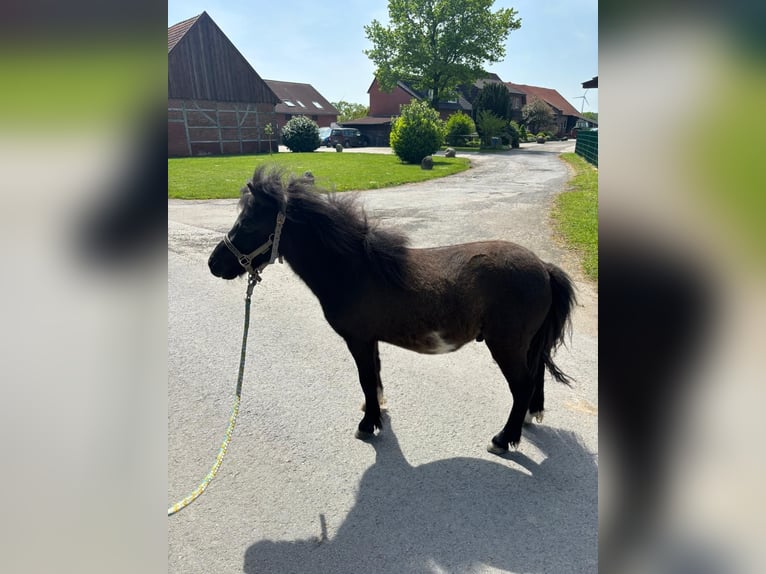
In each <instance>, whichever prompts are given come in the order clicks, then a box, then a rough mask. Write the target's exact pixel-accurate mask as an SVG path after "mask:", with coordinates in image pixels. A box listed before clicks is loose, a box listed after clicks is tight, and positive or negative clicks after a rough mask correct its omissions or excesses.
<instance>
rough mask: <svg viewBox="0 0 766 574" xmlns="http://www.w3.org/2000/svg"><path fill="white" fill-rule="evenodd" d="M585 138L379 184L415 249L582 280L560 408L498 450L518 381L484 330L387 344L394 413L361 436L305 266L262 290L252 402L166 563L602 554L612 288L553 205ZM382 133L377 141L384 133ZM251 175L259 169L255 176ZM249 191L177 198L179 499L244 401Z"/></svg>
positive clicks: (568, 558) (172, 313) (172, 301)
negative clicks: (240, 236) (556, 222)
mask: <svg viewBox="0 0 766 574" xmlns="http://www.w3.org/2000/svg"><path fill="white" fill-rule="evenodd" d="M573 148H574V142H558V143H553V142H550V143H548V144H545V145H538V144H530V145H526V146H524V147H523V148H522V149H521V150H516V151H513V152H509V153H506V154H497V155H484V154H482V155H473V156H471V158H472V168H471V169H470V170H468V171H466V172H463V173H460V174H456V175H453V176H450V177H448V178H444V179H439V180H433V181H429V182H425V183H420V184H413V185H404V186H399V187H395V188H390V189H384V190H375V191H366V192H363V193H362V200H363V203H364V205H365V206H366V208H367V210H368V213H369V214H370V215H371V216H373V217H378V218H381V219H382V220H383V221H384V224H385V225H390V226H395V227H399V228H401V229H403V230H404V231H406V232H407V233H408V234H409V235H410V237H411V238H412V244H413V245H414V246H417V247H425V246H433V245H444V244H450V243H460V242H466V241H474V240H479V239H506V240H510V241H515V242H518V243H521V244H523V245H526V246H527V247H529V248H531V249H532V250H533V251H535V252H536V253H538V255H540V257H541V258H543V259H545V260H548V261H551V262H553V263H556V264H558V265H560V266H562V267H563V268H564V269H565V270H567V271H568V272H569V273H570V274H571V275H572V277H573V278H574V279H575V281H576V284H577V288H578V298H579V302H580V305H579V306H578V308H577V310H576V313H575V317H574V331H573V335H572V340H571V344H570V345H569V347H568V348H565V349H561V350H560V351H559V353H558V355H557V364H559V365H560V367H561V368H562V369H563V370H564V371H565V372H567V373H568V374H570V375H571V376H572V377H573V378H574V379H575V380H576V383H575V385H574V386H573V387H572V388H569V387H566V386H564V385H561V384H558V383H555V382H548V381H547V382H546V417H545V421H544V423H543V424H542V425H535V426H533V427H531V428H530V427H526V428H525V431H524V435H523V438H522V444H521V447H520V449H519V451H518V452H514V453H511V454H509V455H507V456H506V457H504V458H500V457H497V456H494V455H491V454H489V453H488V452H486V450H485V446H486V444H487V442H488V440H489V438H490V437H491V436H492V435H493V434H494V433H495V432H497V431H498V430H499V429H500V428H501V427H502V425H503V423H504V422H505V419H506V417H507V415H508V409H509V407H510V404H511V397H510V393H509V392H508V388H507V385H506V383H505V380H504V379H503V377H502V375H501V373H500V371H499V370H498V368H497V366H496V365H495V364H494V363H493V361H492V359H491V357H490V356H489V352H488V351H487V349H486V347H485V346H484V345H483V344H481V343H473V344H469V345H467V346H466V347H464V348H463V349H461V350H460V351H458V352H456V353H451V354H448V355H438V356H424V355H418V354H416V353H411V352H408V351H404V350H402V349H398V348H395V347H392V346H388V345H381V361H382V367H383V370H382V378H383V382H384V384H385V386H386V394H387V398H388V402H389V420H388V422H389V424H388V425H387V427H386V428H385V429H384V431H383V432H382V434H381V435H380V436H379V437H377V439H376V440H375V442H373V443H365V442H361V441H358V440H356V439H355V438H354V436H353V433H354V430H355V428H356V425H357V423H358V422H359V419H360V418H361V413H360V411H359V405H360V403H361V400H362V393H361V390H360V388H359V384H358V382H357V378H356V368H355V366H354V363H353V360H352V359H351V356H350V355H349V353H348V351H347V349H346V347H345V344H344V343H343V340H342V339H341V338H340V337H338V336H337V335H336V334H335V333H334V332H333V331H332V329H331V328H330V327H329V326H328V325H327V323H326V322H325V321H324V318H323V316H322V312H321V309H320V307H319V303H318V302H317V300H316V299H315V298H314V296H313V295H312V294H311V292H310V291H309V290H308V288H307V287H305V285H303V283H302V282H301V281H300V280H299V279H298V278H297V277H296V276H295V275H294V274H293V273H292V272H291V271H290V269H289V268H288V266H287V265H275V266H272V267H269V268H268V269H267V270H266V271H265V272H264V281H263V283H261V284H260V285H259V286H258V287H257V288H256V290H255V294H254V302H253V319H252V325H251V332H250V333H251V334H250V343H249V347H248V353H249V354H248V366H247V370H246V374H245V384H244V390H243V400H242V406H241V410H240V418H239V422H238V424H237V428H236V430H235V432H234V438H233V440H232V443H231V446H230V447H229V451H228V454H227V458H226V460H225V462H224V464H223V467H222V468H221V471H220V472H219V474H218V477H217V478H216V479H215V481H213V483H212V484H211V486H210V487H209V488H208V491H207V492H206V493H205V494H204V495H203V496H202V497H201V498H200V499H199V500H197V501H196V502H194V503H193V504H192V505H191V506H189V507H188V508H187V509H185V510H183V511H181V512H180V513H179V514H177V515H175V516H173V517H170V518H168V572H178V573H180V572H183V573H197V572H199V573H203V572H204V573H209V572H216V573H228V572H243V571H244V572H248V573H254V572H269V573H284V572H302V573H306V572H310V573H317V574H318V573H345V572H348V573H352V572H353V573H356V572H360V571H366V572H380V573H383V572H391V573H409V572H413V573H415V572H517V571H523V572H546V573H557V572H578V573H582V572H595V571H597V452H598V443H597V418H598V417H597V405H598V397H597V375H598V373H597V356H596V355H597V344H598V334H597V307H596V303H597V297H596V292H595V288H594V286H593V285H591V284H590V283H588V282H586V281H583V280H582V277H581V275H580V273H579V271H578V269H577V264H576V261H575V260H574V258H573V257H572V256H571V255H570V254H569V253H568V252H567V251H566V250H565V249H564V248H563V247H562V246H561V245H560V244H559V243H558V242H557V241H556V240H555V238H554V234H553V231H552V229H551V226H550V224H549V220H548V215H547V213H548V209H549V206H550V202H551V200H552V199H553V197H554V196H555V195H556V194H557V193H559V192H560V191H561V190H562V188H563V184H564V183H565V181H566V180H567V179H568V176H569V173H568V169H567V167H566V165H565V164H564V163H563V162H561V161H560V160H559V159H558V157H557V154H558V153H559V152H560V151H562V150H564V151H571V150H573ZM367 151H371V150H369V148H368V149H367ZM243 183H244V182H243ZM236 215H237V208H236V200H212V201H176V200H171V201H169V202H168V313H169V315H168V329H169V330H168V504H172V503H173V502H175V501H176V500H178V499H180V498H182V497H183V496H185V495H186V494H187V493H188V492H190V491H191V490H192V489H193V488H194V487H196V485H197V484H198V483H199V482H200V480H201V479H202V478H203V477H204V476H205V474H206V473H207V472H208V470H209V468H210V465H211V464H212V463H213V461H214V459H215V456H216V453H217V451H218V447H219V445H220V442H221V440H222V439H223V433H224V430H225V428H226V424H227V422H228V417H229V414H230V410H231V407H232V401H233V393H234V386H235V382H236V374H237V365H238V362H239V345H240V338H241V328H242V314H243V306H244V304H243V298H244V292H245V282H244V281H239V280H238V281H233V282H226V281H223V280H220V279H216V278H215V277H213V276H212V275H211V274H210V273H209V272H208V270H207V265H206V261H207V257H208V255H209V253H210V251H211V250H212V248H213V247H214V245H215V244H216V243H217V242H218V241H219V240H220V237H221V235H222V234H223V233H224V232H225V231H226V230H228V229H229V227H230V226H231V224H232V223H233V221H234V219H235V218H236Z"/></svg>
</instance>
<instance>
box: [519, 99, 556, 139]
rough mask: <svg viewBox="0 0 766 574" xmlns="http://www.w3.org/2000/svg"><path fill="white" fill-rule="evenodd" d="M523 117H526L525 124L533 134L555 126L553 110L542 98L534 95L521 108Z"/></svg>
mask: <svg viewBox="0 0 766 574" xmlns="http://www.w3.org/2000/svg"><path fill="white" fill-rule="evenodd" d="M521 117H522V118H524V125H526V126H527V129H528V130H529V131H530V132H531V133H533V134H537V133H539V132H541V131H546V130H551V129H553V128H555V123H554V120H555V118H554V115H553V110H552V109H551V107H550V106H549V105H548V104H546V103H545V102H544V101H543V100H541V99H540V98H535V97H533V98H532V100H531V101H530V102H529V103H527V105H526V106H524V107H523V108H521Z"/></svg>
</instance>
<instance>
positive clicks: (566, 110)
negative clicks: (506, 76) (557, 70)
mask: <svg viewBox="0 0 766 574" xmlns="http://www.w3.org/2000/svg"><path fill="white" fill-rule="evenodd" d="M505 84H506V86H508V87H509V88H511V89H515V90H519V91H521V92H522V93H524V94H526V95H527V96H536V97H538V98H540V99H541V100H543V101H544V102H546V103H547V104H549V105H551V106H553V107H554V108H556V109H557V110H559V111H560V112H561V113H562V114H563V115H565V116H575V117H577V118H579V117H582V116H581V115H580V112H578V111H577V109H576V108H575V107H574V106H573V105H572V104H570V103H569V102H568V101H566V100H565V99H564V96H562V95H561V94H559V93H558V92H557V91H556V90H553V89H551V88H541V87H539V86H528V85H526V84H512V83H511V82H506V83H505ZM527 103H529V101H527Z"/></svg>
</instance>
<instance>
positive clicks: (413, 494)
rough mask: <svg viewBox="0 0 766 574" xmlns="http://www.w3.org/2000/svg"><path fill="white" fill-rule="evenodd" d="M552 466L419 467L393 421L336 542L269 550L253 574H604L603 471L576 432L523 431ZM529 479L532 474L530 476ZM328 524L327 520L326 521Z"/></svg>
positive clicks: (464, 461) (519, 457) (521, 459)
mask: <svg viewBox="0 0 766 574" xmlns="http://www.w3.org/2000/svg"><path fill="white" fill-rule="evenodd" d="M524 439H525V441H529V442H531V443H533V444H534V445H535V446H536V447H537V448H539V449H540V450H541V451H542V452H543V453H544V454H545V455H546V456H547V458H546V459H545V460H543V462H542V463H540V464H538V463H535V462H534V461H532V460H531V459H529V458H528V457H526V456H524V455H523V454H521V453H511V454H508V455H507V456H506V458H507V459H509V460H512V461H513V462H515V463H517V464H519V465H521V467H523V470H518V469H517V468H515V465H513V466H514V467H509V465H508V463H505V462H503V461H501V460H498V462H492V461H488V460H482V459H475V458H453V459H447V460H440V461H437V462H432V463H428V464H424V465H421V466H418V467H413V466H411V465H410V464H409V463H408V462H407V460H406V459H405V458H404V455H403V453H402V451H401V449H400V447H399V442H398V441H397V439H396V435H395V434H394V432H393V429H392V427H391V424H390V421H389V424H388V425H387V427H386V429H385V430H384V431H383V433H381V435H380V436H379V437H377V438H376V439H375V441H373V442H372V443H371V447H372V448H374V449H375V452H376V461H375V464H373V465H372V466H371V467H370V468H369V469H368V470H367V471H366V472H365V474H364V476H363V477H362V480H361V482H360V484H359V493H358V496H357V500H356V503H355V505H354V507H353V509H352V510H351V512H350V513H349V514H348V516H347V517H346V520H345V521H344V523H343V524H342V525H341V527H340V528H339V529H338V531H337V534H336V535H335V537H334V538H332V539H323V540H317V539H309V540H295V541H292V542H275V541H262V542H258V543H256V544H253V545H252V546H250V547H249V548H248V549H247V551H246V553H245V563H244V571H245V572H246V573H248V574H252V573H266V572H269V573H273V572H279V573H284V574H287V573H293V572H294V573H299V572H300V573H303V574H320V573H322V574H324V573H328V572H332V573H336V574H344V573H358V572H369V573H373V572H381V573H382V572H397V573H409V572H429V571H448V572H463V571H475V570H476V569H477V568H478V567H480V565H482V564H484V565H487V566H490V567H492V568H496V569H500V570H506V571H514V572H519V571H524V572H530V571H535V572H578V573H585V572H596V571H597V528H598V518H597V474H598V473H597V466H596V463H595V460H594V457H593V455H592V454H590V453H589V452H588V451H586V449H585V448H584V446H583V445H582V444H581V443H580V441H579V440H578V439H577V437H576V436H575V435H574V434H573V433H570V432H567V431H561V430H556V429H551V428H547V427H537V426H533V427H531V428H529V429H528V430H527V431H525V434H524ZM524 470H526V471H528V472H524ZM320 518H321V519H322V523H323V522H324V517H320Z"/></svg>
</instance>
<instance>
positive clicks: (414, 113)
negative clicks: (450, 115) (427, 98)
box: [389, 100, 444, 163]
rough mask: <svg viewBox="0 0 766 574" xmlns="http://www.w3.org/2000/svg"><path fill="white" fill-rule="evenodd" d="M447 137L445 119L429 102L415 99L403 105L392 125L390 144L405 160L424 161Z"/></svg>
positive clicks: (412, 161) (411, 161)
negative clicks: (440, 116) (443, 119)
mask: <svg viewBox="0 0 766 574" xmlns="http://www.w3.org/2000/svg"><path fill="white" fill-rule="evenodd" d="M443 139H444V122H443V121H442V120H441V118H439V113H438V112H437V111H436V110H434V109H433V108H431V107H430V106H429V105H428V103H427V102H418V101H415V100H413V101H412V102H411V103H410V104H408V105H404V106H402V109H401V114H400V115H399V117H398V118H396V119H395V120H394V122H393V124H392V125H391V137H390V138H389V143H390V144H391V148H392V149H393V150H394V153H395V154H396V155H397V157H399V159H400V160H402V161H403V162H404V163H420V161H421V160H422V159H423V158H424V157H426V156H427V155H431V154H432V153H434V152H436V151H438V150H439V147H441V144H442V140H443Z"/></svg>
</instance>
